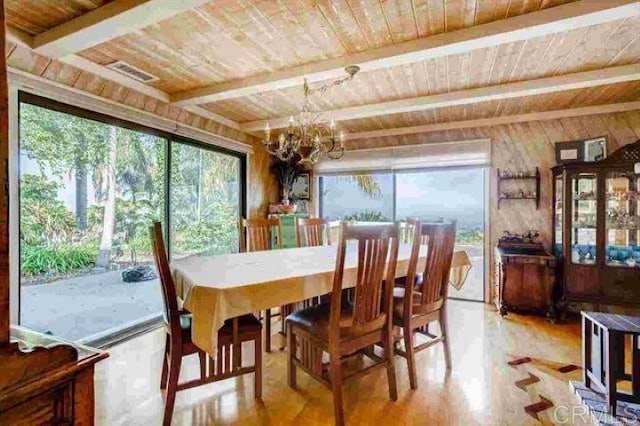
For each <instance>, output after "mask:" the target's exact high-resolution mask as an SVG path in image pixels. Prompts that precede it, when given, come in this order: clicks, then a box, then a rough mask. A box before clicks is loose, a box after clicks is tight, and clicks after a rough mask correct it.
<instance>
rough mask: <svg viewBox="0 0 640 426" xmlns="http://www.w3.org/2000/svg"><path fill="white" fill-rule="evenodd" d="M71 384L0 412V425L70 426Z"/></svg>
mask: <svg viewBox="0 0 640 426" xmlns="http://www.w3.org/2000/svg"><path fill="white" fill-rule="evenodd" d="M72 388H73V386H72V384H71V382H67V383H65V384H64V385H62V386H60V387H57V388H56V389H53V390H51V391H48V392H44V393H42V394H40V395H37V396H35V397H33V398H30V399H29V400H27V401H25V402H23V403H21V404H18V405H16V406H15V407H12V408H10V409H8V410H6V411H4V412H0V425H12V426H23V425H24V426H27V425H65V424H69V425H71V424H72V423H73V405H72V401H73V396H72Z"/></svg>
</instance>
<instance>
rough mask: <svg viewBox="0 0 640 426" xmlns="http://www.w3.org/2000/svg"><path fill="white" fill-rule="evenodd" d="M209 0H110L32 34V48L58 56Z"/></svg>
mask: <svg viewBox="0 0 640 426" xmlns="http://www.w3.org/2000/svg"><path fill="white" fill-rule="evenodd" d="M210 1H211V0H180V1H176V0H114V1H113V2H111V3H107V4H105V5H104V6H101V7H99V8H97V9H94V10H92V11H91V12H88V13H86V14H84V15H81V16H79V17H77V18H75V19H72V20H71V21H68V22H65V23H64V24H61V25H58V26H57V27H55V28H52V29H50V30H49V31H46V32H44V33H42V34H38V35H37V36H35V37H34V40H33V48H34V50H35V51H36V52H37V53H39V54H41V55H44V56H47V57H49V58H53V59H59V58H62V57H65V56H68V55H71V54H74V53H77V52H80V51H82V50H85V49H88V48H90V47H93V46H96V45H98V44H100V43H104V42H106V41H109V40H112V39H114V38H117V37H120V36H122V35H124V34H129V33H132V32H134V31H137V30H139V29H142V28H145V27H148V26H150V25H153V24H156V23H158V22H160V21H163V20H165V19H168V18H171V17H172V16H175V15H177V14H179V13H182V12H185V11H188V10H191V9H193V8H196V7H198V6H201V5H203V4H205V3H208V2H210Z"/></svg>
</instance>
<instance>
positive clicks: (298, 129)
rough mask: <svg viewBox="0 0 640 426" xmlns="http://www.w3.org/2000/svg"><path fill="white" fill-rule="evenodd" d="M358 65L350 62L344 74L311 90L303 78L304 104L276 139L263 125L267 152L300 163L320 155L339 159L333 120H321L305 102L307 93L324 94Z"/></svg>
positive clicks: (341, 141)
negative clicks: (295, 158)
mask: <svg viewBox="0 0 640 426" xmlns="http://www.w3.org/2000/svg"><path fill="white" fill-rule="evenodd" d="M358 71H360V67H358V66H356V65H351V66H348V67H346V68H345V72H346V73H347V76H346V77H343V78H341V79H338V80H335V81H333V82H331V83H328V84H325V85H323V86H321V87H318V88H316V89H311V88H310V87H309V83H308V82H307V79H306V78H305V79H304V104H303V106H302V111H301V112H300V114H299V115H298V116H297V117H296V118H295V119H294V117H293V116H292V117H291V118H289V126H288V127H287V128H286V129H285V130H283V131H282V132H281V133H280V135H279V136H278V139H277V140H271V129H270V127H269V123H268V122H267V124H266V125H265V128H264V133H265V138H264V140H263V141H262V144H263V145H264V147H265V149H266V150H267V152H268V153H269V154H271V155H273V156H274V157H276V158H278V159H279V160H281V161H290V160H292V159H293V158H294V157H298V158H299V160H298V161H299V163H301V164H315V163H316V162H317V161H318V159H319V158H320V154H323V155H325V156H326V157H327V158H329V159H331V160H339V159H341V158H342V157H343V156H344V134H343V133H342V132H336V126H335V121H334V120H333V119H332V120H331V121H330V122H329V123H327V122H326V121H325V120H323V119H322V117H321V114H320V113H316V112H313V111H312V110H311V106H310V104H309V96H310V95H313V94H314V93H316V92H320V93H324V92H326V91H327V89H329V88H330V87H335V86H339V85H341V84H343V83H345V82H347V81H350V80H352V79H353V77H354V76H355V75H356V73H357V72H358Z"/></svg>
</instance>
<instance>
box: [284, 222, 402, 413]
mask: <svg viewBox="0 0 640 426" xmlns="http://www.w3.org/2000/svg"><path fill="white" fill-rule="evenodd" d="M351 240H355V241H356V242H357V248H356V250H357V256H358V267H357V268H358V269H357V275H356V285H355V298H354V301H353V303H350V302H349V301H347V300H345V299H346V298H344V297H343V293H342V286H343V276H344V264H345V257H346V250H347V242H348V241H351ZM337 250H338V253H337V259H336V267H335V273H334V276H333V289H332V293H331V301H330V303H322V304H320V305H317V306H312V307H309V308H306V309H302V310H299V311H296V312H294V313H293V314H291V315H289V316H288V317H287V319H286V323H287V339H288V342H287V353H288V357H287V358H288V362H287V379H288V383H289V386H290V387H292V388H295V387H296V370H297V368H298V367H300V368H301V369H302V370H304V371H305V372H307V373H308V374H310V375H311V376H312V377H314V378H315V379H317V380H318V381H320V382H321V383H323V384H324V385H326V386H327V387H329V388H330V389H331V390H332V393H333V404H334V413H335V423H336V424H337V425H343V424H344V409H343V404H342V384H343V381H346V380H348V379H350V378H353V377H356V376H360V375H362V374H365V373H367V372H369V371H370V370H372V369H373V368H375V367H386V369H387V379H388V382H389V397H390V398H391V399H392V400H394V401H395V400H396V399H397V392H396V378H395V370H394V364H393V337H392V323H391V300H392V299H391V295H392V289H393V278H394V276H395V271H396V263H397V258H398V229H397V227H396V226H394V225H375V226H348V225H346V224H343V225H342V232H341V238H340V243H339V245H338V248H337ZM387 256H388V258H389V262H388V266H387ZM385 268H386V272H387V274H386V276H385ZM383 287H384V290H383ZM383 295H384V296H383ZM375 344H380V345H381V346H382V347H383V348H384V354H383V356H382V357H379V356H377V355H376V354H375V353H374V352H373V351H372V350H371V348H372V347H373V345H375ZM323 352H326V353H328V354H329V360H330V361H329V365H328V368H327V366H326V365H324V364H323V363H322V356H323ZM360 354H364V355H366V356H368V357H369V358H370V359H371V360H372V361H373V364H371V365H370V366H368V367H366V368H364V369H362V370H360V371H359V372H356V373H354V374H351V375H350V376H348V377H344V376H343V370H342V364H343V362H344V361H346V360H347V359H350V358H353V357H354V356H356V355H360Z"/></svg>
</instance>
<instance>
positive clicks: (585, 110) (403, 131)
mask: <svg viewBox="0 0 640 426" xmlns="http://www.w3.org/2000/svg"><path fill="white" fill-rule="evenodd" d="M637 110H640V101H636V102H622V103H617V104H607V105H597V106H589V107H582V108H571V109H562V110H555V111H543V112H532V113H527V114H514V115H505V116H500V117H491V118H480V119H475V120H463V121H450V122H447V123H434V124H426V125H422V126H411V127H398V128H395V129H383V130H373V131H369V132H359V133H350V134H346V135H345V140H350V141H352V140H359V139H371V138H383V137H389V136H402V135H412V134H418V133H429V132H441V131H446V130H456V129H470V128H475V127H487V126H498V125H502V124H513V123H525V122H530V121H545V120H556V119H559V118H570V117H583V116H586V115H598V114H611V113H615V112H626V111H637Z"/></svg>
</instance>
